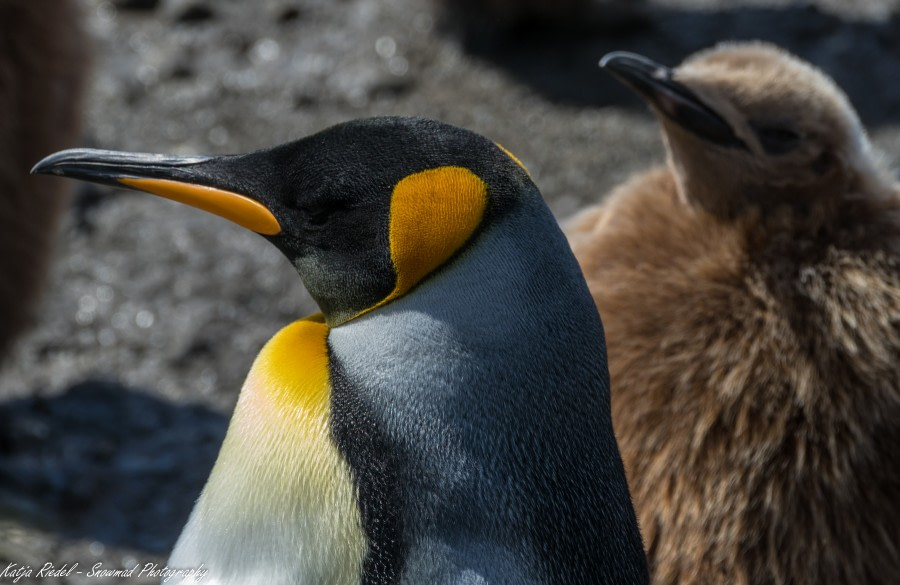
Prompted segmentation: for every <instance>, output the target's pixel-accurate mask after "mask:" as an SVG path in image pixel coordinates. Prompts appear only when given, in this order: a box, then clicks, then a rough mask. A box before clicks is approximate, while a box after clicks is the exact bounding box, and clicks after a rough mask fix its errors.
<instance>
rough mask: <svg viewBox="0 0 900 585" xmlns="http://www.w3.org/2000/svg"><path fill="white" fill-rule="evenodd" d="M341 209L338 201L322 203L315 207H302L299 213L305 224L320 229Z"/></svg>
mask: <svg viewBox="0 0 900 585" xmlns="http://www.w3.org/2000/svg"><path fill="white" fill-rule="evenodd" d="M342 208H343V205H342V204H341V203H340V202H339V201H324V202H321V203H318V204H316V205H310V206H304V207H301V208H300V212H301V213H302V214H303V216H304V217H305V218H306V224H307V225H310V226H313V227H320V226H323V225H325V224H326V223H328V220H330V219H331V217H332V216H333V215H334V214H335V212H337V211H339V210H340V209H342Z"/></svg>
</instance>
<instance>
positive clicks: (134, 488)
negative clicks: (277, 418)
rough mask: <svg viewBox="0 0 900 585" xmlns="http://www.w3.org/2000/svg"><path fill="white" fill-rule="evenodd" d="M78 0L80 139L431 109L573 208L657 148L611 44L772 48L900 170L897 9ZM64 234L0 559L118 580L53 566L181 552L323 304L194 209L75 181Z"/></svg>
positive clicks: (723, 0)
mask: <svg viewBox="0 0 900 585" xmlns="http://www.w3.org/2000/svg"><path fill="white" fill-rule="evenodd" d="M5 1H8V0H0V7H2V5H3V3H4V2H5ZM80 3H81V5H82V8H83V11H84V16H85V26H86V28H87V30H88V32H89V33H90V36H91V37H92V38H93V42H94V68H93V76H92V78H91V81H90V89H89V91H88V94H87V100H86V105H85V113H84V116H85V120H84V127H85V132H84V137H83V140H82V141H81V145H83V146H91V147H98V148H109V149H123V150H136V151H147V152H168V153H178V154H189V153H203V154H213V153H226V152H244V151H249V150H253V149H256V148H261V147H265V146H269V145H273V144H277V143H280V142H285V141H289V140H292V139H294V138H298V137H301V136H304V135H307V134H309V133H312V132H315V131H317V130H320V129H322V128H325V127H327V126H330V125H332V124H335V123H337V122H342V121H345V120H348V119H352V118H359V117H365V116H373V115H385V114H397V115H417V116H426V117H432V118H437V119H440V120H444V121H446V122H449V123H452V124H456V125H460V126H464V127H467V128H470V129H473V130H475V131H477V132H480V133H482V134H485V135H487V136H488V137H490V138H492V139H494V140H495V141H497V142H499V143H501V144H503V145H504V146H505V147H507V148H508V149H510V150H511V151H512V152H514V153H515V154H516V155H517V156H518V157H519V158H521V159H522V160H523V162H524V163H525V164H526V165H527V166H528V167H529V169H530V170H531V173H532V175H533V177H534V179H535V181H536V182H537V184H538V186H539V187H540V188H541V190H542V192H543V193H544V195H545V197H546V198H547V200H548V202H549V204H550V206H551V208H552V209H553V211H554V213H556V215H557V217H559V218H560V219H564V218H565V217H567V216H569V215H571V214H572V213H573V212H575V211H576V210H577V209H579V208H580V207H581V206H583V205H586V204H589V203H592V202H595V201H597V200H598V199H600V198H601V197H603V196H604V194H605V193H607V191H608V190H609V189H610V188H611V187H612V186H614V185H616V184H617V183H619V182H621V181H622V180H624V179H625V178H626V177H628V176H629V175H630V174H631V173H633V172H635V171H637V170H640V169H643V168H645V167H647V166H649V165H651V164H654V163H659V162H661V161H662V156H663V155H662V152H663V151H662V146H661V143H660V140H659V136H658V132H657V128H656V124H655V122H654V121H653V119H652V118H651V116H650V115H649V113H648V112H647V111H646V110H645V108H644V107H643V105H642V103H641V102H640V101H639V100H638V99H637V98H635V97H633V96H632V95H630V94H629V93H628V92H627V91H626V90H624V89H623V88H621V87H620V86H619V85H618V84H617V83H615V82H613V81H612V80H611V79H609V78H608V77H607V76H606V75H605V74H604V73H603V72H601V71H600V70H599V69H598V68H597V61H598V60H599V58H600V57H601V56H602V55H603V54H604V53H605V52H608V51H611V50H616V49H626V50H633V51H637V52H640V53H643V54H646V55H647V56H649V57H652V58H654V59H656V60H658V61H661V62H664V63H668V64H671V65H674V64H676V63H678V62H679V61H680V60H681V59H682V58H683V57H684V56H686V55H687V54H689V53H691V52H693V51H695V50H697V49H700V48H703V47H706V46H709V45H711V44H714V43H716V42H718V41H721V40H726V39H765V40H770V41H773V42H775V43H778V44H780V45H783V46H785V47H787V48H788V49H790V50H791V51H793V52H795V53H797V54H798V55H800V56H801V57H803V58H806V59H808V60H810V61H812V62H813V63H815V64H816V65H818V66H819V67H821V68H822V69H824V70H825V71H826V72H828V73H829V74H831V75H832V76H833V77H834V78H835V79H836V80H837V81H838V83H839V84H841V85H842V86H843V87H844V89H845V90H846V91H847V93H848V94H849V95H850V98H851V100H852V101H853V102H854V104H855V105H856V106H857V108H858V109H859V111H860V114H861V117H862V119H863V121H864V122H865V123H866V125H867V126H868V127H869V129H870V132H871V137H872V139H873V142H874V143H875V145H876V146H877V147H878V148H879V149H880V150H881V151H882V153H883V157H884V159H885V162H886V164H888V165H889V166H890V167H891V168H894V169H897V168H898V163H900V1H898V0H857V1H856V2H845V1H843V0H819V1H816V2H804V3H800V2H793V1H789V0H770V1H764V0H752V1H751V0H745V1H740V0H643V1H637V0H633V1H629V0H565V1H556V2H554V0H525V1H520V2H516V1H515V0H464V1H463V0H460V1H455V0H444V1H443V2H441V1H439V0H258V1H255V2H242V1H239V0H217V1H215V2H213V1H212V0H80ZM46 17H47V18H54V14H52V13H48V14H47V15H46ZM0 40H2V39H0ZM4 82H5V83H9V81H8V80H3V79H0V83H4ZM27 122H28V121H26V123H27ZM34 162H36V161H34ZM62 223H63V227H62V230H61V233H60V235H59V238H58V246H57V250H56V255H55V258H54V260H53V267H52V271H51V274H50V277H49V282H48V285H47V287H46V290H45V294H44V295H43V298H42V300H41V305H40V310H39V311H38V312H37V319H36V323H35V324H34V326H33V327H32V329H31V330H30V332H28V333H27V334H26V335H24V336H22V337H20V338H19V339H18V342H17V344H16V345H15V346H14V348H13V349H12V350H11V352H9V353H8V354H7V355H6V357H5V361H4V362H3V366H2V370H0V571H3V570H4V569H5V568H6V567H7V566H8V565H9V563H16V567H24V566H30V567H31V569H32V572H33V574H32V577H31V578H23V579H20V580H19V581H18V583H48V584H49V583H87V582H91V583H103V582H120V581H118V580H115V579H109V580H104V579H89V578H87V577H86V576H85V574H84V573H83V574H81V575H78V574H74V573H73V574H71V575H69V576H68V577H66V576H61V577H52V578H45V579H41V578H39V577H37V573H38V571H39V569H40V567H41V566H42V565H43V564H44V563H45V562H54V563H55V564H56V566H57V568H59V567H62V565H63V563H69V566H71V564H72V563H74V562H78V563H80V566H79V569H78V570H81V571H84V572H86V571H88V570H90V567H91V566H92V565H94V564H95V563H97V562H102V563H103V567H104V568H105V569H114V568H130V567H132V566H134V565H135V564H144V563H148V562H159V563H164V561H165V557H166V554H167V552H168V550H169V549H170V548H171V546H172V545H173V543H174V540H175V538H176V537H177V536H178V534H179V532H180V530H181V527H182V525H183V524H184V522H185V520H186V517H187V514H188V512H189V511H190V509H191V506H192V504H193V500H194V499H195V498H196V497H197V495H198V494H199V490H200V489H201V487H202V485H203V481H204V479H205V478H206V475H207V474H208V472H209V469H210V467H211V465H212V462H213V460H214V458H215V455H216V453H217V450H218V446H219V443H220V442H221V439H222V437H223V436H224V433H225V429H226V424H227V420H228V417H229V415H230V411H231V408H232V407H233V405H234V402H235V400H236V397H237V392H238V390H239V389H240V385H241V382H242V379H243V376H244V374H245V373H246V372H247V370H248V369H249V366H250V363H251V361H252V359H253V358H254V356H255V355H256V353H257V351H258V350H259V348H260V347H261V346H262V344H263V343H264V342H265V340H266V339H267V338H268V337H270V336H271V335H272V334H273V333H274V332H275V331H277V330H278V329H279V328H280V327H281V326H282V325H284V324H286V323H288V322H290V321H292V320H294V319H296V318H298V317H300V316H303V315H305V314H308V313H310V312H313V311H314V310H315V307H314V305H313V304H312V302H311V300H310V299H309V297H308V296H307V294H306V293H305V291H304V290H303V288H302V286H301V284H300V282H299V279H298V278H297V277H296V275H295V274H294V273H293V271H292V269H291V267H290V266H289V265H288V263H287V262H286V261H285V260H284V259H282V258H281V256H280V254H279V253H278V252H277V251H276V250H275V249H274V248H272V247H271V246H269V245H268V244H267V243H266V242H265V241H264V240H263V239H262V238H259V237H257V236H255V235H254V234H252V233H249V232H247V231H245V230H243V229H242V228H239V227H237V226H234V225H232V224H230V223H228V222H227V221H225V220H222V219H219V218H217V217H214V216H211V215H207V214H204V213H203V212H200V211H196V210H193V209H190V208H187V207H183V206H179V205H177V204H174V203H169V202H167V201H164V200H161V199H159V198H155V197H152V196H147V195H140V194H134V193H126V192H114V191H112V190H109V189H105V188H99V187H92V186H80V187H79V190H78V191H77V193H76V196H75V197H74V199H73V201H72V205H71V207H70V208H69V209H68V211H67V213H66V215H65V216H64V218H63V222H62ZM10 253H14V251H9V250H0V254H10ZM0 278H3V275H0ZM8 582H12V579H10V578H8V577H7V578H3V577H0V583H8ZM129 582H135V583H141V582H147V583H152V582H157V580H156V579H152V578H134V579H131V580H129Z"/></svg>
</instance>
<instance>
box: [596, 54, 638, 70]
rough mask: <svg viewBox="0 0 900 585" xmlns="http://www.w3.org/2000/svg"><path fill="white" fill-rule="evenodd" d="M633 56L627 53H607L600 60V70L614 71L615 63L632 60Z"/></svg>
mask: <svg viewBox="0 0 900 585" xmlns="http://www.w3.org/2000/svg"><path fill="white" fill-rule="evenodd" d="M635 56H636V55H635V54H634V53H629V52H627V51H613V52H612V53H607V54H605V55H603V57H602V58H601V59H600V63H599V65H600V69H615V68H616V64H617V63H620V62H621V61H622V60H625V59H629V58H634V57H635Z"/></svg>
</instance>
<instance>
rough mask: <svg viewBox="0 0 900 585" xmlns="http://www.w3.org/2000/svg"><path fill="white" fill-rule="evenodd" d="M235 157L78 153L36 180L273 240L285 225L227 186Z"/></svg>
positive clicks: (60, 158)
mask: <svg viewBox="0 0 900 585" xmlns="http://www.w3.org/2000/svg"><path fill="white" fill-rule="evenodd" d="M238 159H239V157H237V156H219V157H204V156H191V157H175V156H165V155H159V154H144V153H133V152H115V151H111V150H95V149H90V148H76V149H71V150H64V151H62V152H57V153H55V154H51V155H50V156H48V157H47V158H45V159H44V160H42V161H41V162H39V163H38V164H36V165H35V166H34V168H33V169H31V172H32V174H43V175H57V176H61V177H70V178H73V179H81V180H83V181H91V182H93V183H100V184H104V185H113V186H115V187H127V188H129V189H135V190H137V191H145V192H147V193H152V194H154V195H159V196H160V197H165V198H166V199H171V200H173V201H178V202H179V203H184V204H185V205H190V206H191V207H196V208H198V209H202V210H204V211H208V212H210V213H214V214H216V215H219V216H221V217H224V218H225V219H228V220H230V221H233V222H234V223H236V224H238V225H240V226H243V227H245V228H247V229H249V230H252V231H254V232H257V233H260V234H263V235H267V236H274V235H277V234H279V233H281V225H280V224H279V223H278V220H277V219H276V218H275V216H274V215H273V213H272V211H271V210H269V208H268V207H266V206H265V205H264V204H263V203H262V202H260V201H259V200H258V199H257V198H255V197H251V196H249V195H247V194H246V193H247V191H248V189H247V188H241V187H239V186H237V185H228V184H227V181H228V177H229V176H233V175H234V173H228V172H223V171H226V170H227V168H228V167H229V166H230V165H229V162H230V161H236V160H238Z"/></svg>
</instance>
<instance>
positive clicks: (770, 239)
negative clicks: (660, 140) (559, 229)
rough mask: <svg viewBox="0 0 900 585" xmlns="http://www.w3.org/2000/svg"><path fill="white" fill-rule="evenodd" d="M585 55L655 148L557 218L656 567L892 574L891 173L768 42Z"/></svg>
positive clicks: (894, 204)
mask: <svg viewBox="0 0 900 585" xmlns="http://www.w3.org/2000/svg"><path fill="white" fill-rule="evenodd" d="M603 65H604V66H605V67H606V68H607V69H608V70H609V71H610V72H611V73H613V74H614V75H615V76H616V77H618V78H619V79H621V80H622V81H624V82H625V83H626V84H628V85H630V86H631V87H632V88H633V89H635V90H636V91H637V92H638V93H640V94H641V95H642V96H643V97H644V98H646V99H647V100H648V101H649V102H650V104H651V105H652V106H653V109H654V110H655V112H656V114H657V115H658V117H659V119H660V121H661V123H662V126H663V134H664V137H665V141H666V146H667V150H668V164H667V166H666V167H664V168H658V169H655V170H651V171H649V172H647V173H646V174H643V175H640V176H637V177H634V178H633V179H631V180H630V181H628V182H627V183H625V184H624V185H622V186H621V187H619V188H618V189H617V190H615V191H614V192H613V193H612V194H611V195H610V197H609V199H608V200H606V201H605V202H604V203H603V204H602V205H600V206H598V207H596V208H593V209H588V210H586V211H584V212H583V213H582V214H581V215H579V216H577V217H576V218H574V219H573V220H572V221H571V222H570V223H569V224H568V226H567V232H568V235H569V237H570V241H571V243H572V246H573V248H574V251H575V253H576V256H577V257H578V259H579V262H580V264H581V266H582V268H583V270H584V272H585V274H586V276H587V280H588V284H589V285H590V287H591V290H592V293H593V295H594V299H595V301H596V303H597V305H598V307H599V309H600V312H601V314H602V316H603V322H604V325H605V328H606V334H607V340H608V347H609V366H610V372H611V379H612V406H613V418H614V424H615V429H616V434H617V436H618V440H619V445H620V448H621V451H622V456H623V458H624V460H625V464H626V469H627V471H628V478H629V484H630V487H631V490H632V494H633V497H634V502H635V507H636V509H637V511H638V515H639V518H640V521H641V527H642V532H643V535H644V538H645V546H646V548H647V552H648V556H649V561H650V567H651V572H652V574H653V582H654V583H655V584H657V585H662V584H674V583H677V584H681V585H685V584H693V583H696V584H704V585H710V584H717V583H721V584H725V583H727V584H729V585H730V584H736V585H742V584H751V583H752V584H763V583H767V584H768V583H790V584H792V585H806V584H809V585H812V584H822V583H829V584H847V585H850V584H859V583H866V584H869V585H872V584H884V585H887V584H893V583H896V582H897V578H898V575H900V459H898V453H900V193H898V189H897V186H896V185H895V184H893V183H892V181H891V179H890V178H889V176H888V175H887V174H886V173H884V172H883V171H881V170H879V168H878V166H877V165H876V164H875V162H874V161H873V158H872V154H871V153H870V149H869V143H868V140H867V138H866V135H865V132H864V130H863V128H862V126H861V124H860V122H859V119H858V118H857V116H856V114H855V112H854V111H853V109H852V108H851V106H850V104H849V103H848V101H847V98H846V97H845V96H844V94H843V93H842V92H841V91H840V90H839V89H838V88H837V87H836V86H835V84H834V83H833V82H832V81H831V80H829V79H828V78H827V77H826V76H825V75H823V74H822V73H821V72H819V71H817V70H816V69H814V68H813V67H812V66H810V65H808V64H806V63H804V62H801V61H800V60H798V59H796V58H794V57H792V56H790V55H788V54H787V53H785V52H783V51H781V50H779V49H776V48H774V47H772V46H769V45H765V44H760V43H741V44H726V45H722V46H719V47H716V48H714V49H712V50H707V51H704V52H701V53H698V54H696V55H694V56H692V57H691V58H689V59H688V60H687V61H685V63H683V64H682V65H681V66H679V67H678V68H676V69H674V70H670V69H668V68H666V67H663V66H661V65H658V64H656V63H653V62H651V61H649V60H647V59H644V58H642V57H639V56H637V55H631V54H626V53H614V54H611V55H609V56H607V57H606V58H605V59H604V61H603Z"/></svg>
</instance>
